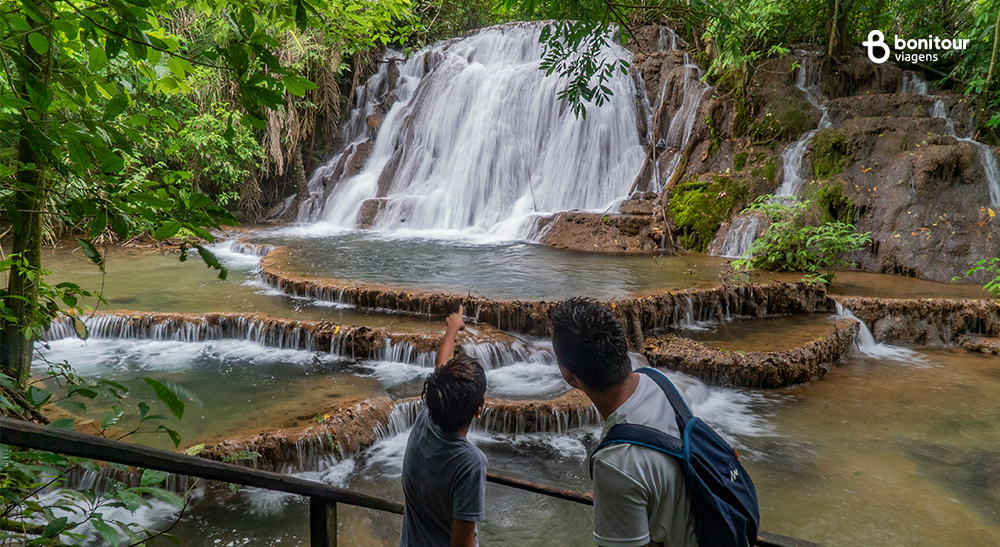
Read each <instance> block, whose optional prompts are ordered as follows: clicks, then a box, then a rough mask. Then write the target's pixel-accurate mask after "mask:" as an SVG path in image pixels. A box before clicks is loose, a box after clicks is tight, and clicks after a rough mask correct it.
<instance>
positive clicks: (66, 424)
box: [49, 403, 82, 431]
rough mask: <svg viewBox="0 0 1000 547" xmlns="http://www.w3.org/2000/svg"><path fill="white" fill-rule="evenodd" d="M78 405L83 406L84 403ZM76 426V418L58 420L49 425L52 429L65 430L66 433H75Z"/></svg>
mask: <svg viewBox="0 0 1000 547" xmlns="http://www.w3.org/2000/svg"><path fill="white" fill-rule="evenodd" d="M77 404H82V403H77ZM74 425H76V418H62V419H60V420H56V421H54V422H52V423H50V424H49V426H50V427H55V428H58V429H65V430H66V431H73V426H74Z"/></svg>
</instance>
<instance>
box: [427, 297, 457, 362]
mask: <svg viewBox="0 0 1000 547" xmlns="http://www.w3.org/2000/svg"><path fill="white" fill-rule="evenodd" d="M464 311H465V308H464V307H463V306H462V305H461V304H459V305H458V311H457V312H455V313H453V314H451V315H449V316H448V317H447V318H446V319H445V320H444V322H445V324H446V325H447V327H446V328H445V330H444V337H443V338H441V345H440V346H438V352H437V359H436V360H435V361H434V366H435V367H440V366H441V365H443V364H445V363H447V362H448V361H451V358H452V357H454V356H455V335H457V334H458V331H460V330H462V329H464V328H465V321H464V320H463V319H462V313H463V312H464Z"/></svg>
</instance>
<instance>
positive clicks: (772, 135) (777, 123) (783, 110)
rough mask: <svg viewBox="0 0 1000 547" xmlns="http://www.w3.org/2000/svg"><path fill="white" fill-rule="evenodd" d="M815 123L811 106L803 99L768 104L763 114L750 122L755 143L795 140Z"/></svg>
mask: <svg viewBox="0 0 1000 547" xmlns="http://www.w3.org/2000/svg"><path fill="white" fill-rule="evenodd" d="M815 123H816V118H815V117H814V116H813V115H812V111H811V106H810V105H809V103H808V102H806V101H805V100H790V101H788V102H787V103H784V104H782V105H778V106H773V108H772V105H768V106H767V108H766V110H765V112H764V115H763V116H761V117H760V118H758V120H757V121H756V122H754V123H752V124H750V129H749V133H750V137H751V139H752V140H753V141H754V142H755V143H759V144H768V143H780V142H786V141H791V140H795V139H797V138H798V137H799V135H801V134H802V133H804V132H806V131H808V130H809V129H810V128H811V127H813V126H814V125H815Z"/></svg>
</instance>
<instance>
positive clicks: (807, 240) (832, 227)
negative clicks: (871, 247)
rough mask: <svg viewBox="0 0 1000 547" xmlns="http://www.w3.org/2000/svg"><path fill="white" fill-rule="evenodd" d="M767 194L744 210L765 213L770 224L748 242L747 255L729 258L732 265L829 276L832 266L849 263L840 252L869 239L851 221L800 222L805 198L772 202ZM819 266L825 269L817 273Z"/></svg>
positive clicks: (806, 203)
mask: <svg viewBox="0 0 1000 547" xmlns="http://www.w3.org/2000/svg"><path fill="white" fill-rule="evenodd" d="M770 197H771V196H762V197H760V198H758V199H757V200H756V201H755V202H754V203H753V204H752V205H751V206H750V207H748V208H747V211H755V212H758V213H761V214H763V215H765V216H766V217H767V219H768V220H769V221H770V223H771V224H770V226H769V227H768V229H767V232H765V233H764V235H763V236H761V237H760V238H758V239H757V240H755V241H754V242H753V245H751V246H750V251H749V258H741V259H739V260H735V261H733V264H732V266H733V269H734V270H736V271H740V270H752V269H760V270H777V271H782V270H786V271H800V272H805V273H807V274H809V275H808V276H807V277H809V278H810V279H813V280H817V279H818V280H822V281H825V282H827V283H829V282H830V281H832V280H833V275H834V274H833V272H832V271H831V270H832V269H833V268H837V267H845V266H849V265H851V262H849V261H848V260H847V259H845V258H844V256H843V255H844V254H846V253H849V252H853V251H857V250H859V249H861V248H863V247H864V246H865V245H867V244H868V243H870V242H871V237H870V234H869V233H864V234H859V233H857V232H856V231H855V230H854V225H853V224H848V223H845V222H827V223H824V224H821V225H820V226H811V225H808V224H805V223H804V217H805V215H806V213H807V212H808V211H809V208H810V206H811V203H810V202H809V201H797V202H793V203H784V202H772V201H771V200H770ZM821 270H827V273H826V274H822V275H820V271H821Z"/></svg>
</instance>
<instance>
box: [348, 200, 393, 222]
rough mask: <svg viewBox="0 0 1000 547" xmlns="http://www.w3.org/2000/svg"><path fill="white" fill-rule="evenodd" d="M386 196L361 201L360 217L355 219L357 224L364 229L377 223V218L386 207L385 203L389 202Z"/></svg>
mask: <svg viewBox="0 0 1000 547" xmlns="http://www.w3.org/2000/svg"><path fill="white" fill-rule="evenodd" d="M388 201H389V200H388V199H385V198H372V199H366V200H365V201H363V202H362V203H361V210H359V211H358V217H357V219H356V220H355V221H354V224H355V226H357V227H358V228H361V229H362V230H367V229H369V228H371V227H372V225H373V224H375V219H376V217H377V216H378V214H379V213H381V212H382V210H383V209H385V205H386V203H387V202H388Z"/></svg>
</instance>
